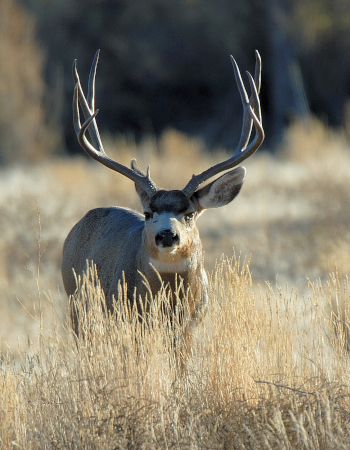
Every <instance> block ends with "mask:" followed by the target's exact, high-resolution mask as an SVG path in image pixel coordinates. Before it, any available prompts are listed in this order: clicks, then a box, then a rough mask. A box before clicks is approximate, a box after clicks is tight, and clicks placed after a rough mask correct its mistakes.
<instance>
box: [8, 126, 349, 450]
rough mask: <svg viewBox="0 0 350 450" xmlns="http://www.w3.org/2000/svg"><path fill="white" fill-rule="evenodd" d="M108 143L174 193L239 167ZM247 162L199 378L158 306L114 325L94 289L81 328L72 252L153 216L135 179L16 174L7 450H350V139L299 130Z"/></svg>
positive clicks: (188, 143) (209, 218) (215, 270)
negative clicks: (67, 252) (100, 226)
mask: <svg viewBox="0 0 350 450" xmlns="http://www.w3.org/2000/svg"><path fill="white" fill-rule="evenodd" d="M105 142H106V146H107V147H108V148H110V149H111V150H110V153H111V152H112V149H113V148H114V147H116V148H118V159H119V160H122V161H123V162H125V163H126V162H127V161H128V160H130V158H131V156H135V155H139V156H138V158H139V160H140V163H141V165H142V166H145V165H146V164H147V163H148V162H150V164H151V169H152V178H153V179H154V180H156V181H157V182H158V183H159V184H160V185H163V186H165V187H169V188H171V187H177V188H179V187H182V186H184V185H185V183H186V181H187V179H188V178H189V177H190V175H191V174H192V173H193V172H198V171H199V170H201V168H204V167H206V166H208V165H209V164H210V163H211V161H213V160H215V161H217V160H218V159H220V158H221V157H222V156H223V155H222V154H221V153H220V152H219V154H218V153H215V154H214V155H213V156H210V155H209V154H207V153H205V152H204V151H203V149H202V145H201V143H200V142H198V141H194V140H188V139H186V138H185V137H184V136H181V135H179V134H178V133H175V132H173V131H168V132H167V133H165V134H164V135H163V137H162V139H161V140H160V141H158V142H153V141H151V140H149V141H144V142H143V143H142V144H141V145H140V146H138V147H136V146H135V145H134V144H133V143H130V142H127V141H125V140H123V139H121V138H118V139H114V138H111V137H108V136H107V137H105ZM245 165H246V167H247V171H248V172H247V179H246V182H245V186H244V188H243V190H242V192H241V194H240V195H239V197H237V199H236V200H235V201H234V202H233V203H232V204H231V205H229V206H228V207H225V208H222V209H219V210H217V211H214V210H213V211H208V212H207V213H206V214H205V215H203V217H202V218H201V219H200V220H199V227H200V231H201V236H202V238H203V241H204V248H205V250H206V261H207V268H208V270H209V273H210V275H211V277H210V278H211V305H210V310H209V313H208V316H207V318H206V319H205V321H204V322H203V323H202V324H201V325H200V327H199V329H198V330H197V332H196V335H195V336H194V340H193V346H192V348H191V354H187V353H186V352H185V353H184V357H183V358H184V365H185V367H184V368H183V367H182V365H181V364H179V361H178V360H176V358H175V353H174V349H173V343H174V341H176V342H180V340H179V336H180V335H181V330H178V329H175V330H173V331H169V327H168V326H167V321H166V319H165V318H164V317H161V316H159V314H157V308H156V307H155V308H154V312H152V313H151V315H150V318H149V321H148V322H147V324H140V323H139V322H138V321H137V320H136V318H135V316H134V315H133V313H132V312H130V311H127V310H125V307H124V306H125V305H124V304H123V302H119V303H118V308H117V311H116V316H119V317H120V316H123V317H124V320H123V321H121V320H117V321H116V320H115V319H116V318H115V317H107V318H106V317H105V316H104V315H103V312H102V310H103V308H102V307H101V302H102V303H103V299H102V300H101V293H100V291H99V287H98V285H97V286H96V285H95V284H94V283H91V282H90V281H89V279H88V278H87V279H86V280H85V285H84V289H83V295H84V296H85V298H86V301H88V302H89V303H90V308H89V309H88V313H86V314H85V315H83V318H82V323H81V326H82V327H83V328H84V330H85V334H84V336H85V339H83V338H81V339H80V340H79V342H77V343H76V342H75V341H74V339H73V336H72V334H71V331H70V328H69V321H68V319H67V317H66V316H67V310H68V300H67V299H66V297H65V294H64V292H63V289H62V283H61V278H60V268H59V267H60V259H61V249H62V245H63V240H64V238H65V236H66V235H67V233H68V231H69V229H70V228H71V227H72V226H73V224H74V223H75V222H76V221H77V220H78V219H79V218H80V217H81V216H82V215H83V214H84V213H85V212H86V211H87V210H88V209H89V208H92V207H95V206H101V205H111V204H119V205H128V206H131V207H138V204H137V197H136V194H135V193H134V191H133V188H132V186H131V183H130V181H128V180H126V179H125V180H124V179H123V178H122V177H121V176H119V175H117V174H115V173H112V172H111V171H108V170H107V169H106V168H104V167H102V166H101V167H100V166H99V165H97V164H96V163H94V162H88V161H86V160H85V159H83V158H77V159H74V160H72V159H67V160H63V159H60V160H54V161H49V162H47V163H45V164H44V163H42V164H41V165H39V166H33V167H29V168H28V167H22V166H16V167H12V168H10V169H3V170H2V172H1V177H0V215H1V218H2V220H1V222H0V226H1V235H2V237H3V239H2V240H1V241H0V246H1V248H0V292H1V299H2V304H1V316H0V333H1V334H0V339H1V341H0V343H1V351H2V360H1V362H0V386H1V387H0V447H1V446H2V447H4V448H120V449H122V448H144V449H146V448H147V449H148V448H207V449H214V448H218V449H219V448H222V449H224V448H266V449H269V448H278V449H281V448H286V449H287V448H288V449H289V448H296V449H300V448H310V449H329V448H332V449H333V448H334V449H337V448H349V446H350V429H349V427H350V404H349V386H350V379H349V374H350V371H349V357H348V352H349V345H350V343H349V329H348V326H349V319H348V316H349V295H350V286H349V281H348V278H347V274H348V273H349V270H350V252H349V231H348V223H349V216H350V212H349V211H350V210H349V208H348V205H349V204H350V202H349V198H348V197H349V195H350V194H349V193H350V175H349V173H350V171H349V170H348V168H349V167H350V157H349V154H348V146H347V142H346V139H345V137H344V136H343V135H342V133H340V132H339V133H331V132H330V131H329V130H328V129H326V128H325V127H324V126H322V125H321V124H319V123H318V122H314V121H312V120H310V122H308V123H304V124H300V123H296V124H295V125H294V126H292V127H291V128H290V130H289V132H288V134H287V135H286V139H285V144H284V146H283V149H281V152H280V153H279V155H278V157H272V156H271V155H269V154H264V153H262V152H260V154H259V153H258V154H257V155H255V156H254V157H253V158H252V159H251V161H248V162H247V163H246V164H245ZM233 248H234V249H235V250H233ZM221 254H225V255H226V256H223V257H221ZM217 261H218V262H217ZM248 262H249V264H248ZM287 283H288V284H287ZM161 300H162V297H161V296H160V297H159V298H157V299H155V300H154V301H155V306H156V304H157V302H158V301H161ZM173 333H175V337H174V336H173V335H172V334H173ZM179 348H182V347H181V345H180V344H178V349H179ZM178 353H179V350H178Z"/></svg>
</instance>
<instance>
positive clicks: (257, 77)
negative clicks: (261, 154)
mask: <svg viewBox="0 0 350 450" xmlns="http://www.w3.org/2000/svg"><path fill="white" fill-rule="evenodd" d="M255 58H256V62H255V73H254V79H253V77H252V76H251V74H250V73H249V72H247V75H248V81H249V84H250V90H251V97H250V100H249V99H248V95H247V92H246V90H245V87H244V84H243V81H242V77H241V74H240V71H239V68H238V65H237V63H236V61H235V59H234V58H233V57H232V56H231V60H232V66H233V71H234V74H235V78H236V83H237V87H238V90H239V93H240V96H241V101H242V105H243V125H242V131H241V137H240V140H239V143H238V146H237V148H236V150H235V152H234V154H233V155H232V156H231V158H229V159H227V160H226V161H223V162H221V163H218V164H216V165H214V166H212V167H210V168H209V169H207V170H205V171H204V172H202V173H201V174H199V175H193V176H192V178H191V180H190V181H189V183H188V184H187V185H186V186H185V188H184V189H183V190H182V192H183V193H184V194H185V195H186V196H187V197H191V196H192V194H193V193H194V192H195V191H196V190H197V189H198V187H199V186H200V185H201V184H202V183H204V182H205V181H207V180H208V179H209V178H211V177H213V176H214V175H217V174H218V173H220V172H223V171H225V170H228V169H232V168H233V167H236V166H238V165H239V164H240V163H241V162H243V161H244V160H245V159H247V158H249V156H251V155H252V154H253V153H255V152H256V150H257V149H258V148H259V147H260V145H261V144H262V142H263V140H264V137H265V134H264V129H263V126H262V121H261V110H260V101H259V93H260V87H261V58H260V55H259V52H258V51H257V50H256V51H255ZM253 124H254V127H255V131H256V134H255V137H254V139H253V140H252V142H251V143H250V144H249V145H248V142H249V139H250V135H251V131H252V125H253ZM247 145H248V146H247Z"/></svg>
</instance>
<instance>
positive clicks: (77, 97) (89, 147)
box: [73, 50, 157, 196]
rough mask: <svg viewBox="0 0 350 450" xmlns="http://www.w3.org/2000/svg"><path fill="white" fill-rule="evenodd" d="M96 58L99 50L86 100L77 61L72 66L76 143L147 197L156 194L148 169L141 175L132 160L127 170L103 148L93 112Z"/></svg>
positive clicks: (92, 69)
mask: <svg viewBox="0 0 350 450" xmlns="http://www.w3.org/2000/svg"><path fill="white" fill-rule="evenodd" d="M98 57H99V50H98V51H97V52H96V54H95V57H94V60H93V62H92V66H91V70H90V75H89V82H88V94H87V98H86V97H85V95H84V92H83V89H82V87H81V84H80V79H79V75H78V71H77V61H76V60H75V61H74V64H73V78H74V81H75V89H74V97H73V122H74V129H75V132H76V135H77V138H78V141H79V143H80V145H81V147H82V148H83V149H84V150H85V152H86V153H87V154H88V155H89V156H91V158H93V159H95V160H96V161H98V162H100V163H101V164H103V165H104V166H106V167H108V168H109V169H112V170H115V171H116V172H119V173H120V174H122V175H124V176H126V177H127V178H129V179H130V180H132V181H134V182H135V183H137V184H138V185H139V186H141V187H142V188H143V189H144V190H145V191H146V192H147V194H148V195H149V196H152V195H154V194H155V193H156V192H157V187H156V185H155V184H154V183H153V181H152V180H151V177H150V172H149V168H148V170H147V174H146V175H144V174H142V172H141V171H140V170H139V169H138V166H137V163H136V160H134V159H133V160H132V161H131V167H132V168H131V169H129V167H126V166H124V165H123V164H120V163H118V162H117V161H114V160H113V159H112V158H110V157H109V156H108V155H107V154H106V152H105V150H104V148H103V145H102V141H101V138H100V133H99V131H98V127H97V123H96V119H95V118H96V115H97V113H98V110H95V77H96V69H97V63H98ZM79 105H80V107H81V109H82V111H83V114H84V117H85V122H84V123H83V124H81V122H80V113H79ZM87 130H88V131H89V135H90V139H91V141H92V144H91V143H90V142H89V141H88V139H87V137H86V131H87ZM134 168H135V169H137V171H136V170H134Z"/></svg>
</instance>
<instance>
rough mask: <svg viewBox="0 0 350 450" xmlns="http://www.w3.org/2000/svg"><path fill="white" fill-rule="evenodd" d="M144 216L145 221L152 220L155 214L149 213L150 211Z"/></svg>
mask: <svg viewBox="0 0 350 450" xmlns="http://www.w3.org/2000/svg"><path fill="white" fill-rule="evenodd" d="M144 215H145V220H148V219H152V217H153V213H151V212H148V211H145V212H144Z"/></svg>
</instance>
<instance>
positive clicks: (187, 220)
mask: <svg viewBox="0 0 350 450" xmlns="http://www.w3.org/2000/svg"><path fill="white" fill-rule="evenodd" d="M193 217H194V212H191V213H187V214H185V220H186V222H190V221H191V220H192V219H193Z"/></svg>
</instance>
